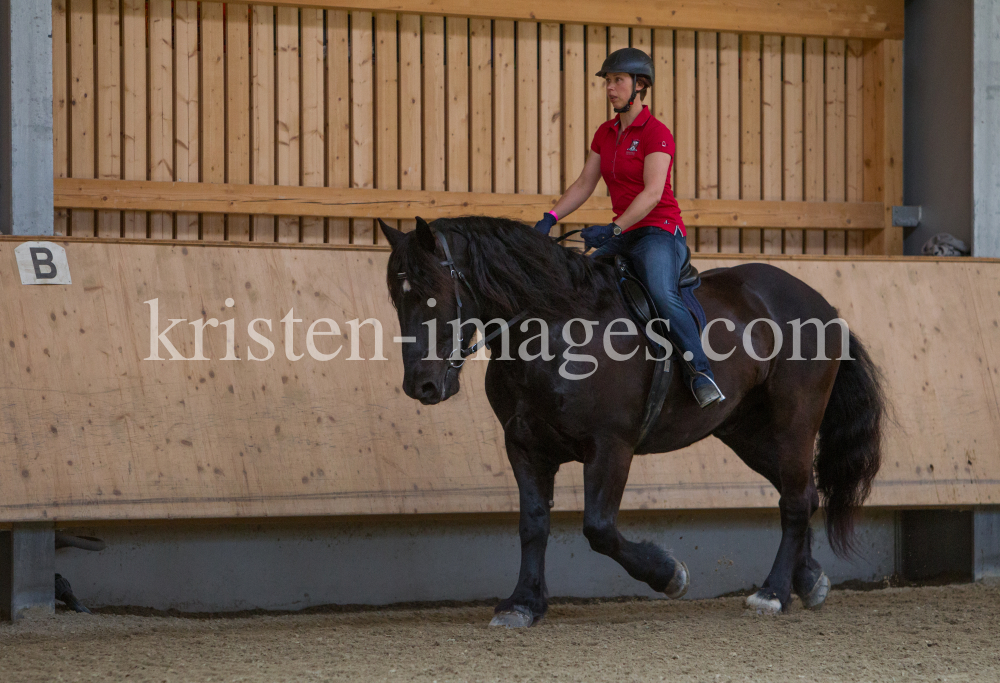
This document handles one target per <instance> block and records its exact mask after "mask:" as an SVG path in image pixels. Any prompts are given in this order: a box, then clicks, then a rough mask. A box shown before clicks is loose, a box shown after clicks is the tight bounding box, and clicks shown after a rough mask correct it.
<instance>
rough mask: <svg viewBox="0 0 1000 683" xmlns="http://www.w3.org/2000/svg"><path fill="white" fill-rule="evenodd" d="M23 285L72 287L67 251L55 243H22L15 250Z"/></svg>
mask: <svg viewBox="0 0 1000 683" xmlns="http://www.w3.org/2000/svg"><path fill="white" fill-rule="evenodd" d="M14 256H15V257H16V258H17V269H18V271H19V272H20V273H21V284H22V285H70V284H73V283H72V281H71V280H70V278H69V261H67V260H66V250H65V249H63V248H62V247H60V246H59V245H58V244H55V243H53V242H22V243H21V244H19V245H18V246H17V248H15V249H14Z"/></svg>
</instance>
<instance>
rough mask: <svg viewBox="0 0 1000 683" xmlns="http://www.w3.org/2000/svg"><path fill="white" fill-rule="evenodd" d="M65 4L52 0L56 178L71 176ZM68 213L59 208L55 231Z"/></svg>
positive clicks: (64, 224) (62, 230) (65, 225)
mask: <svg viewBox="0 0 1000 683" xmlns="http://www.w3.org/2000/svg"><path fill="white" fill-rule="evenodd" d="M66 2H67V0H52V166H53V169H52V170H53V175H54V176H55V177H56V178H68V177H69V108H68V104H69V74H68V69H67V67H68V60H69V50H68V47H67V35H66V21H67V13H66ZM68 227H69V213H68V212H67V211H66V210H65V209H56V210H55V213H54V223H53V230H54V231H55V234H56V235H65V234H66V233H67V230H68Z"/></svg>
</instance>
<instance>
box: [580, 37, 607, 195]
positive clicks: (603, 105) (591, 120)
mask: <svg viewBox="0 0 1000 683" xmlns="http://www.w3.org/2000/svg"><path fill="white" fill-rule="evenodd" d="M585 35H586V40H587V64H586V69H587V147H588V149H589V147H590V143H591V141H592V140H593V138H594V133H596V132H597V129H598V127H600V125H601V124H602V123H604V122H605V121H607V120H608V93H607V90H606V88H605V86H604V79H603V78H601V77H600V76H598V75H597V72H598V71H599V70H600V68H601V65H602V64H603V63H604V60H605V59H606V58H607V56H608V27H607V26H587V27H586V29H585ZM594 194H595V195H597V196H599V197H606V196H607V194H608V186H607V185H606V184H605V183H604V179H603V178H602V179H601V180H600V181H599V182H598V183H597V188H596V189H595V190H594Z"/></svg>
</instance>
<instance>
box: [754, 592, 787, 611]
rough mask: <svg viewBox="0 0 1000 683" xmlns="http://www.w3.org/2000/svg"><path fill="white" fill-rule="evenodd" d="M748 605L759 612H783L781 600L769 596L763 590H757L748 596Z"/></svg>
mask: <svg viewBox="0 0 1000 683" xmlns="http://www.w3.org/2000/svg"><path fill="white" fill-rule="evenodd" d="M747 607H749V608H750V609H752V610H755V611H756V612H757V614H778V613H780V612H781V600H778V598H769V597H767V596H765V595H764V594H763V593H762V592H761V591H757V592H756V593H754V594H753V595H751V596H750V597H748V598H747Z"/></svg>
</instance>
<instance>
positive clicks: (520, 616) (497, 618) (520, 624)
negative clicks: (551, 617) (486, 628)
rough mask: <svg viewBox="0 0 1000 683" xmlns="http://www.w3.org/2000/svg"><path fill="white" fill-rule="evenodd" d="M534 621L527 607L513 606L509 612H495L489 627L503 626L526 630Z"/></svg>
mask: <svg viewBox="0 0 1000 683" xmlns="http://www.w3.org/2000/svg"><path fill="white" fill-rule="evenodd" d="M534 621H535V617H534V616H533V615H532V614H531V610H530V609H528V608H527V607H521V606H520V605H515V606H514V607H512V608H510V609H509V610H506V611H503V612H497V613H496V614H494V615H493V619H492V620H491V621H490V626H504V627H506V628H528V627H529V626H531V624H532V623H533V622H534Z"/></svg>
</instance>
